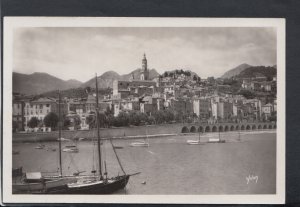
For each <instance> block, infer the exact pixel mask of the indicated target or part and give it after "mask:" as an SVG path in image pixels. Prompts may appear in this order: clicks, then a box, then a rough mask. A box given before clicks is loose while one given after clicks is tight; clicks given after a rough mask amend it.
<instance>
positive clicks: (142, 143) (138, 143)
mask: <svg viewBox="0 0 300 207" xmlns="http://www.w3.org/2000/svg"><path fill="white" fill-rule="evenodd" d="M130 146H131V147H149V139H148V131H147V128H146V139H145V140H144V141H136V142H132V143H130Z"/></svg>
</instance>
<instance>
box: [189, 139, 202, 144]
mask: <svg viewBox="0 0 300 207" xmlns="http://www.w3.org/2000/svg"><path fill="white" fill-rule="evenodd" d="M186 142H187V144H190V145H204V143H203V142H200V140H188V141H186Z"/></svg>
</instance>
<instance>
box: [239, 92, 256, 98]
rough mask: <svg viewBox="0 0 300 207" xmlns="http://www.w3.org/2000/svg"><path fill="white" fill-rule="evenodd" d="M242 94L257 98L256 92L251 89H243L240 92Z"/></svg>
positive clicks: (246, 96)
mask: <svg viewBox="0 0 300 207" xmlns="http://www.w3.org/2000/svg"><path fill="white" fill-rule="evenodd" d="M239 94H240V95H243V96H244V97H245V98H246V99H253V98H255V93H253V92H251V91H249V90H241V91H240V92H239Z"/></svg>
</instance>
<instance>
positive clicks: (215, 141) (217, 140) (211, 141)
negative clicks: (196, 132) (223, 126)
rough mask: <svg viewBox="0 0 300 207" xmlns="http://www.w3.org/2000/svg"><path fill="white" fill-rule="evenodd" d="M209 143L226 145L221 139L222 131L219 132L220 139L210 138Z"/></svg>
mask: <svg viewBox="0 0 300 207" xmlns="http://www.w3.org/2000/svg"><path fill="white" fill-rule="evenodd" d="M208 142H209V143H225V140H222V139H221V135H220V130H219V137H218V138H209V139H208Z"/></svg>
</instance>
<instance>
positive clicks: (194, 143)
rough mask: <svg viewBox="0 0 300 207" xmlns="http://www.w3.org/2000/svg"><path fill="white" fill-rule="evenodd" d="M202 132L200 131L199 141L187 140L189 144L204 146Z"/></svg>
mask: <svg viewBox="0 0 300 207" xmlns="http://www.w3.org/2000/svg"><path fill="white" fill-rule="evenodd" d="M200 133H201V132H200V131H199V139H198V140H190V139H189V140H187V144H190V145H204V143H203V142H200Z"/></svg>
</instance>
